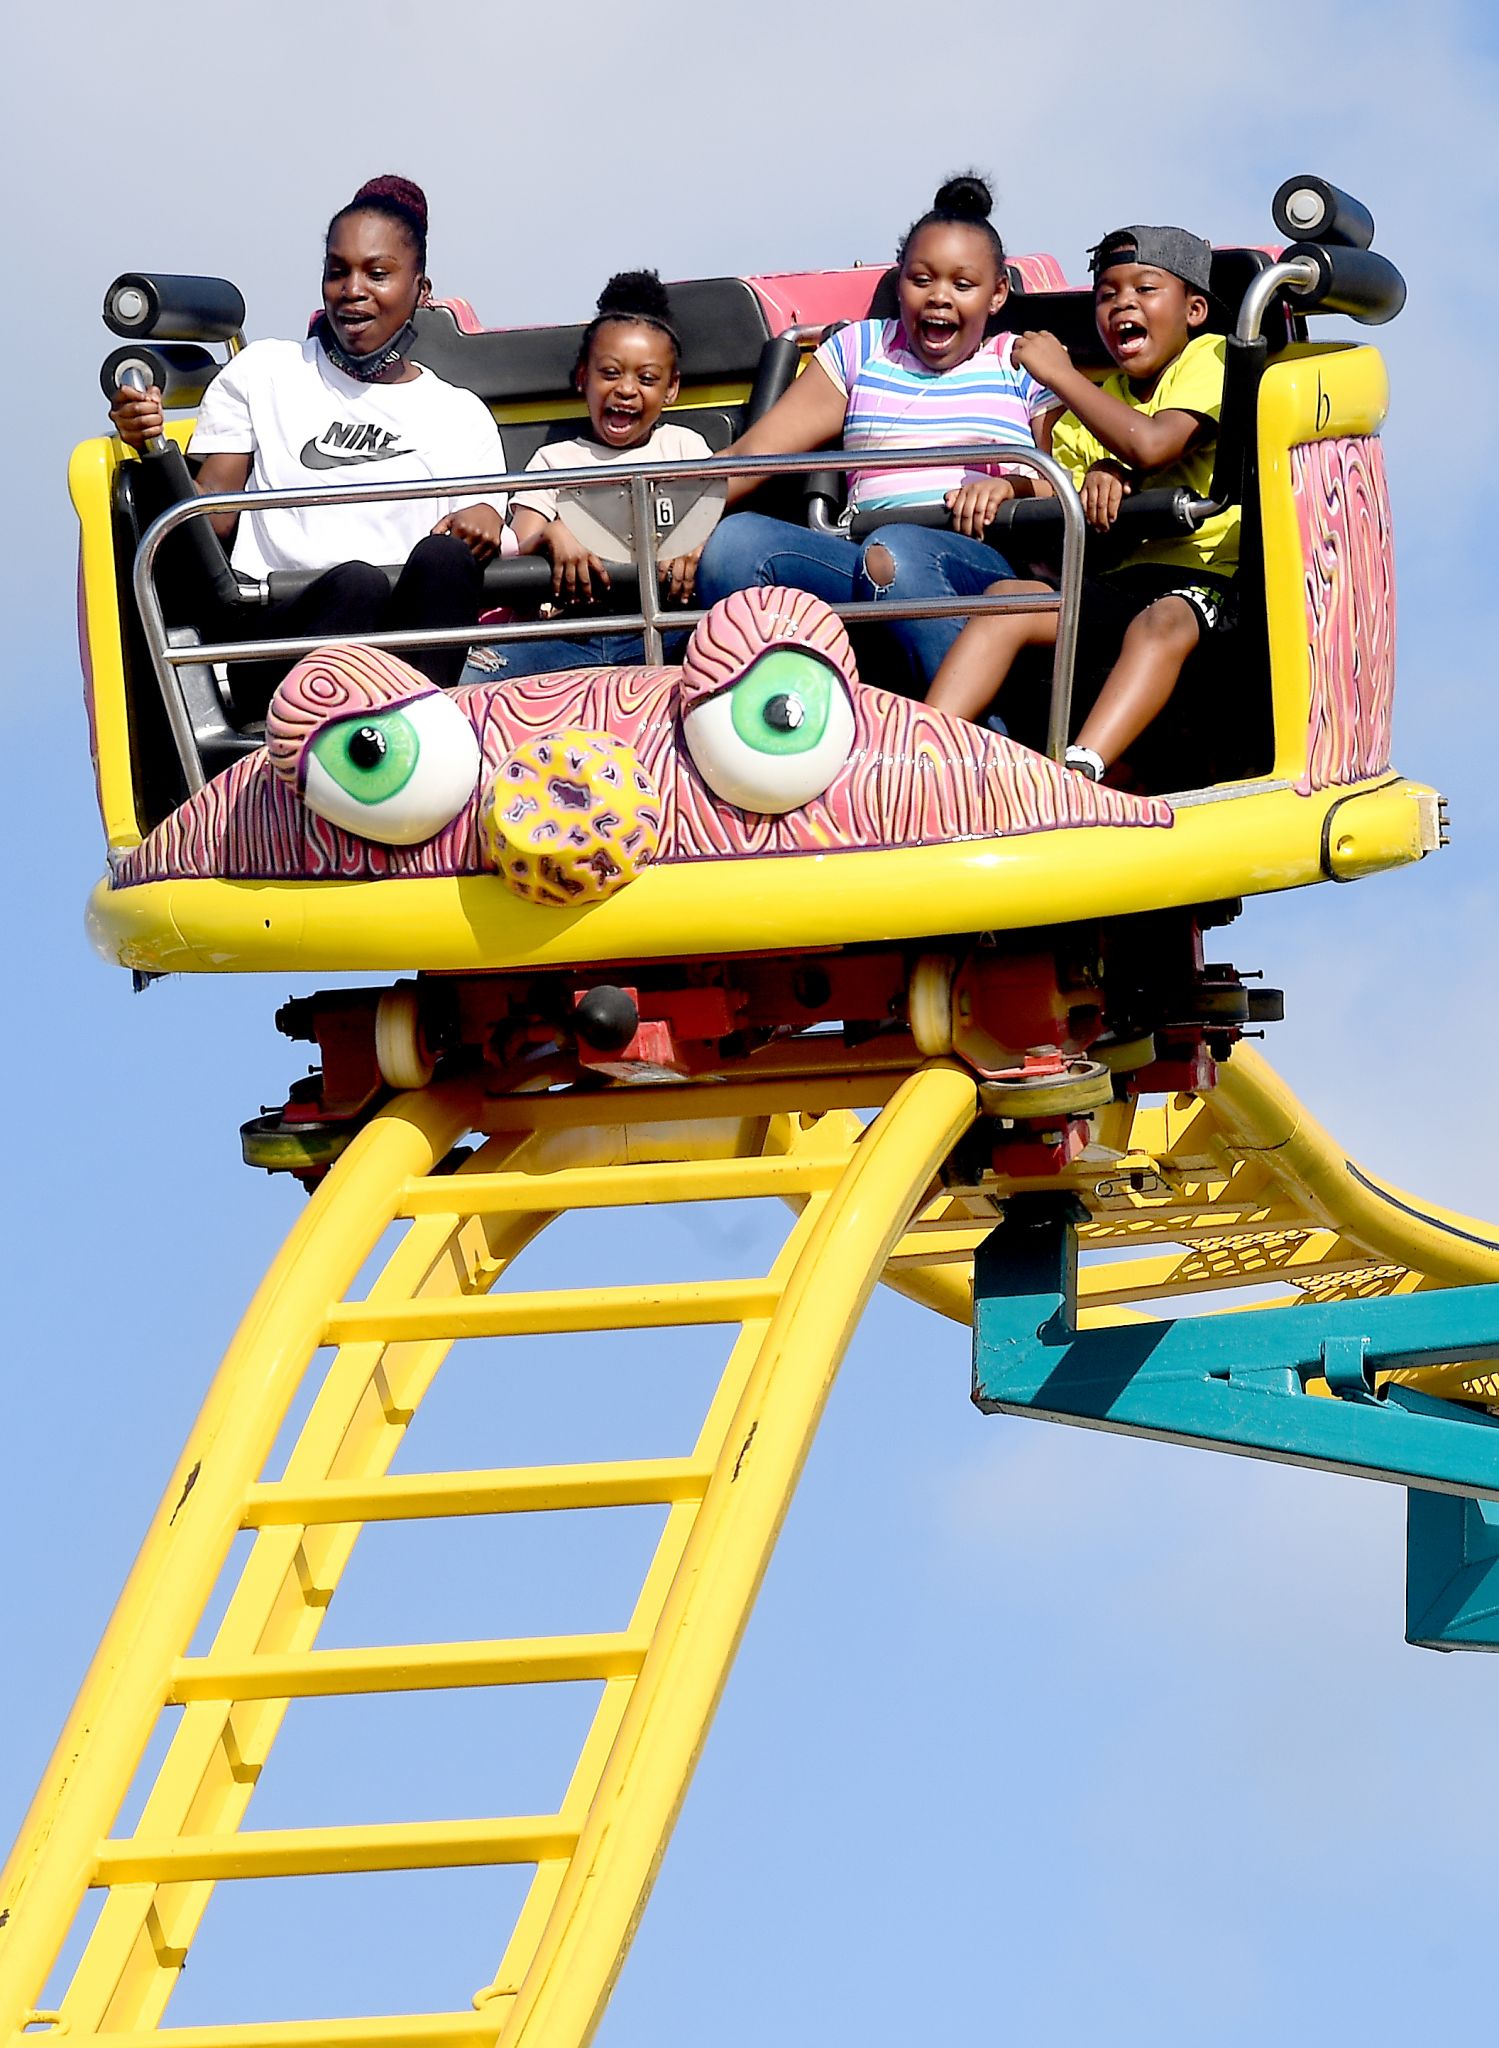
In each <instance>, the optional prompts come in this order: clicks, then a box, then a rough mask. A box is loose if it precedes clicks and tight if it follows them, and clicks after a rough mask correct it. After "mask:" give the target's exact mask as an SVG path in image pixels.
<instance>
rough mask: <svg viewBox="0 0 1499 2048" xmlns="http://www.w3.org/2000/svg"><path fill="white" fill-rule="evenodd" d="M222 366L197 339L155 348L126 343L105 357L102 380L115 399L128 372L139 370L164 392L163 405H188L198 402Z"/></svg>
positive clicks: (107, 392)
mask: <svg viewBox="0 0 1499 2048" xmlns="http://www.w3.org/2000/svg"><path fill="white" fill-rule="evenodd" d="M219 368H220V364H219V360H218V358H217V356H214V355H211V354H210V353H209V351H208V350H207V349H206V348H203V347H201V346H200V345H199V344H198V343H196V342H192V341H169V342H159V343H157V344H156V345H155V346H154V347H152V348H143V347H142V346H141V345H140V343H139V342H126V343H125V345H124V346H123V347H122V348H114V349H111V350H110V352H109V354H108V355H107V356H106V357H105V358H104V362H103V365H102V366H101V368H100V371H99V382H100V384H101V385H102V386H103V389H104V395H105V397H106V398H113V397H114V395H115V393H116V391H118V389H119V388H120V385H121V383H122V382H123V381H124V374H125V372H126V371H127V370H139V371H140V372H141V374H142V375H143V376H144V378H145V380H146V382H147V384H148V385H149V384H154V385H155V386H156V388H157V390H158V391H159V392H160V393H161V399H162V404H163V405H169V406H177V407H186V406H193V405H196V404H197V403H198V401H199V399H200V398H201V397H202V396H203V393H204V392H205V391H206V390H207V389H208V386H209V385H210V384H211V383H212V382H213V379H214V378H215V376H217V374H218V371H219Z"/></svg>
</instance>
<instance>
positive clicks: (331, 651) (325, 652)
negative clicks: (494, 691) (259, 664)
mask: <svg viewBox="0 0 1499 2048" xmlns="http://www.w3.org/2000/svg"><path fill="white" fill-rule="evenodd" d="M435 689H436V685H435V684H433V683H429V682H428V680H427V678H426V677H425V676H424V675H422V674H421V672H420V671H419V670H418V669H414V668H412V667H411V666H410V664H409V663H408V662H404V661H402V660H401V658H400V656H399V655H396V654H392V653H390V652H389V650H388V649H386V648H384V647H361V646H359V645H358V644H357V642H353V641H345V642H343V643H342V644H335V645H334V646H332V647H320V648H318V649H316V650H315V651H314V652H313V653H311V654H304V655H303V657H302V659H301V660H300V661H299V662H298V663H297V665H296V667H295V668H293V669H290V670H288V672H287V673H286V674H285V675H284V676H283V677H282V678H281V681H280V682H279V683H278V684H277V685H276V691H275V695H274V696H273V697H272V698H271V702H270V707H269V709H268V710H267V712H266V715H265V745H266V752H267V754H269V756H270V760H271V766H272V767H273V768H274V769H275V771H276V773H277V774H278V775H280V776H283V777H284V778H285V780H286V781H287V783H288V784H290V786H291V787H292V788H293V789H299V788H300V787H301V785H302V780H303V773H302V770H303V754H304V751H305V749H306V746H307V742H308V740H309V739H311V737H312V735H313V734H314V733H316V732H321V731H322V729H323V727H324V726H326V725H327V724H329V723H330V722H331V721H333V720H336V719H340V718H354V717H357V716H358V714H359V713H360V712H376V711H384V710H387V709H389V708H390V707H391V706H392V705H396V704H410V703H413V702H415V700H416V699H417V698H418V697H430V696H432V695H433V694H434V693H435Z"/></svg>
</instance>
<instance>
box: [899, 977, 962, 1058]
mask: <svg viewBox="0 0 1499 2048" xmlns="http://www.w3.org/2000/svg"><path fill="white" fill-rule="evenodd" d="M952 974H953V963H952V961H951V960H950V959H949V958H948V956H947V955H946V954H945V953H923V954H922V956H921V958H920V959H919V960H918V961H917V962H916V965H915V966H914V967H913V968H912V969H911V980H910V983H909V985H908V987H907V989H906V1015H907V1016H908V1017H909V1019H910V1022H911V1036H912V1037H913V1038H914V1039H915V1041H916V1050H917V1051H918V1052H919V1053H924V1054H925V1055H926V1057H927V1058H928V1059H940V1058H941V1057H942V1055H943V1054H944V1053H949V1052H951V1051H952Z"/></svg>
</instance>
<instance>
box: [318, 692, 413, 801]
mask: <svg viewBox="0 0 1499 2048" xmlns="http://www.w3.org/2000/svg"><path fill="white" fill-rule="evenodd" d="M312 751H313V755H314V756H315V758H316V759H317V760H318V761H319V762H320V763H321V764H322V766H323V767H324V768H326V769H327V771H328V773H329V774H330V775H331V776H332V778H333V780H334V781H335V782H336V783H337V784H338V786H339V788H340V789H342V790H345V791H346V792H347V793H348V794H349V795H350V796H352V797H356V798H357V799H358V801H359V802H360V803H362V804H378V803H383V802H384V800H385V799H386V797H388V796H394V795H395V794H396V792H397V791H398V790H402V789H404V788H405V787H406V785H407V783H408V782H409V781H410V780H411V777H412V775H413V773H414V772H415V769H416V764H417V761H418V759H419V758H420V755H421V751H422V750H421V744H420V742H419V741H418V739H417V736H416V732H415V730H414V728H413V726H412V723H411V720H410V719H409V718H408V717H407V716H406V714H405V713H404V712H403V711H382V712H380V713H379V714H378V715H377V716H376V717H374V718H369V719H365V720H356V719H353V718H346V719H345V720H344V721H343V723H342V724H341V725H335V726H330V728H329V729H328V731H327V732H324V733H319V735H318V737H317V738H316V739H315V740H314V741H313V743H312Z"/></svg>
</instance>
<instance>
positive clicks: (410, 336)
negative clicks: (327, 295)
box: [312, 313, 416, 384]
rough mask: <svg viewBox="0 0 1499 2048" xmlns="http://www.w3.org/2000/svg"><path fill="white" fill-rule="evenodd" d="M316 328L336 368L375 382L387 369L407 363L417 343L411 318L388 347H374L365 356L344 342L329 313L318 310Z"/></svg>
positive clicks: (387, 344)
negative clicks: (349, 348)
mask: <svg viewBox="0 0 1499 2048" xmlns="http://www.w3.org/2000/svg"><path fill="white" fill-rule="evenodd" d="M312 331H313V333H314V334H315V335H316V336H317V339H318V341H319V343H320V344H321V346H322V350H323V353H324V355H325V356H326V357H327V358H328V360H329V362H330V363H332V365H333V367H334V369H335V370H342V371H343V373H344V375H345V376H346V377H354V378H356V379H357V380H358V382H359V383H361V384H373V383H375V382H376V381H377V380H378V379H379V378H381V377H383V376H384V374H385V372H386V371H387V370H393V369H395V368H396V367H397V365H398V364H401V363H404V362H405V360H406V358H407V356H409V355H410V353H411V351H412V349H413V348H414V347H415V346H416V322H415V321H414V320H408V321H407V322H406V323H405V325H404V326H403V327H402V328H401V329H400V331H399V332H398V333H396V334H393V335H392V336H391V338H390V340H389V341H388V342H387V343H386V344H385V346H384V348H377V349H371V350H370V352H369V354H368V355H364V356H356V355H354V354H353V353H352V352H351V351H350V350H348V349H346V348H345V347H344V346H343V344H342V342H341V341H340V340H339V339H338V336H337V335H336V334H335V333H334V332H333V323H332V321H331V320H330V319H329V318H328V315H327V314H326V313H319V314H318V316H317V319H316V321H315V322H314V323H313V329H312Z"/></svg>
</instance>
